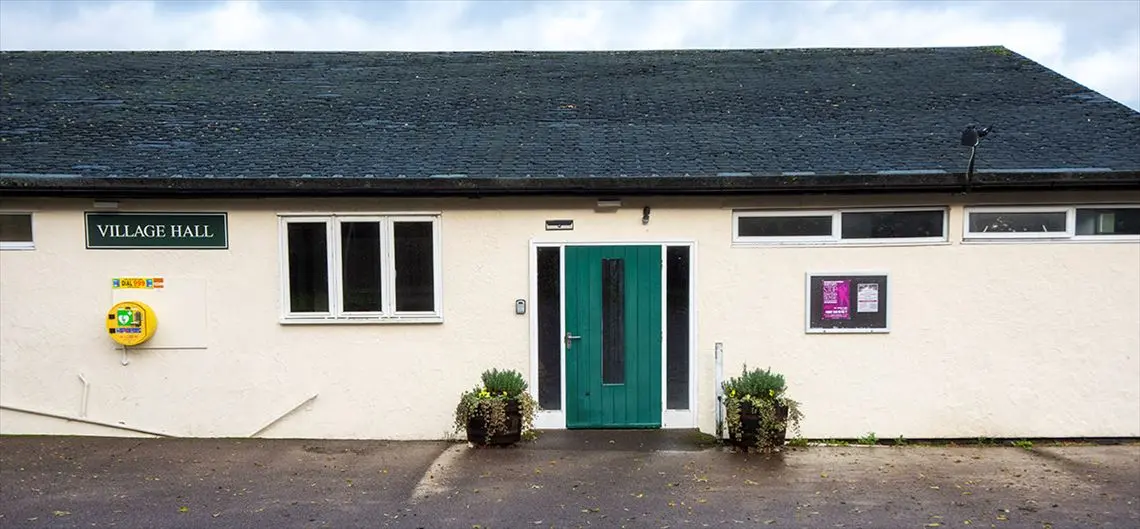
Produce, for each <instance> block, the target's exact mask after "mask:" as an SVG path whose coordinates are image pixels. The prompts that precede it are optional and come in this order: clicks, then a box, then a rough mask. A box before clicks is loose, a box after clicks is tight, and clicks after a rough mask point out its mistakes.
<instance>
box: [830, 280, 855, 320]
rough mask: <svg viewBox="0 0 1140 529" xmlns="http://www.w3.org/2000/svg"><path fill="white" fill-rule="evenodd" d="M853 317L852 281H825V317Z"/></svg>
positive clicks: (842, 318) (837, 318) (831, 318)
mask: <svg viewBox="0 0 1140 529" xmlns="http://www.w3.org/2000/svg"><path fill="white" fill-rule="evenodd" d="M850 318H851V283H850V282H848V281H823V319H825V320H846V319H850Z"/></svg>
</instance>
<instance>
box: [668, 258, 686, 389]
mask: <svg viewBox="0 0 1140 529" xmlns="http://www.w3.org/2000/svg"><path fill="white" fill-rule="evenodd" d="M665 259H666V260H665V270H666V278H665V312H666V316H665V324H666V328H665V336H666V340H667V341H666V344H665V351H666V353H665V396H666V399H665V400H666V405H667V408H668V409H670V410H687V409H689V247H688V246H670V247H668V249H666V257H665Z"/></svg>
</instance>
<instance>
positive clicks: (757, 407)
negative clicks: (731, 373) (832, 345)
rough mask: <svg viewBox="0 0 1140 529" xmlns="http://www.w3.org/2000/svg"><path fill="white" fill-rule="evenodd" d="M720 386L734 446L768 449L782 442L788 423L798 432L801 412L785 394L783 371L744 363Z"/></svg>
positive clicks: (778, 445)
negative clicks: (737, 375) (774, 371)
mask: <svg viewBox="0 0 1140 529" xmlns="http://www.w3.org/2000/svg"><path fill="white" fill-rule="evenodd" d="M722 389H723V390H724V408H725V422H726V423H727V425H728V434H729V439H730V440H731V441H732V443H733V444H735V445H736V446H739V447H741V448H743V449H745V450H747V449H750V448H757V449H760V450H763V451H769V450H774V449H777V448H779V447H781V446H783V445H784V442H785V441H786V440H787V433H788V428H789V426H790V427H791V428H792V429H793V430H794V431H795V433H796V434H797V435H798V434H799V427H800V420H801V419H802V418H803V414H802V413H801V412H800V406H799V403H798V402H796V401H794V400H792V399H790V398H788V396H787V395H786V392H787V385H786V384H785V383H784V376H783V375H781V374H779V373H773V372H772V370H771V368H769V369H765V370H760V369H753V370H749V369H748V366H747V365H745V366H744V369H743V371H742V372H741V374H740V376H739V377H734V378H730V379H728V380H726V381H725V382H724V383H723V384H722Z"/></svg>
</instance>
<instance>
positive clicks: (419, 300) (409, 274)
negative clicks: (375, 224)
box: [392, 222, 435, 312]
mask: <svg viewBox="0 0 1140 529" xmlns="http://www.w3.org/2000/svg"><path fill="white" fill-rule="evenodd" d="M392 232H393V236H394V237H395V240H394V242H393V244H394V245H395V250H396V251H395V254H396V310H397V311H401V312H405V311H406V312H431V311H433V310H435V264H434V257H433V252H432V244H433V242H432V224H431V223H430V222H396V223H393V228H392Z"/></svg>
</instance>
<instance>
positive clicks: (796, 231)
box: [733, 208, 947, 244]
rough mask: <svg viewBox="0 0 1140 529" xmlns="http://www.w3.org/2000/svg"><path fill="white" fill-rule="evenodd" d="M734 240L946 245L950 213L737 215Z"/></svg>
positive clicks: (865, 211) (888, 211)
mask: <svg viewBox="0 0 1140 529" xmlns="http://www.w3.org/2000/svg"><path fill="white" fill-rule="evenodd" d="M733 235H734V236H733V242H736V243H745V244H749V243H760V244H770V243H778V244H786V243H801V244H803V243H808V244H810V243H838V244H844V243H847V244H851V243H874V244H890V243H914V242H943V241H946V240H947V239H946V208H898V209H886V210H880V209H853V210H827V211H762V212H761V211H756V212H751V211H750V212H736V213H735V214H734V234H733Z"/></svg>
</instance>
